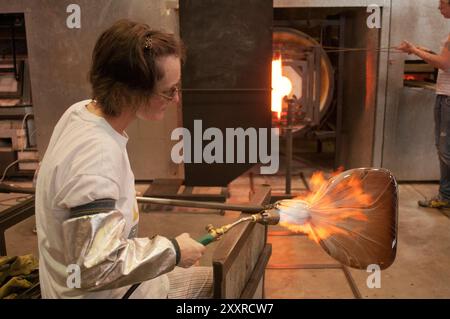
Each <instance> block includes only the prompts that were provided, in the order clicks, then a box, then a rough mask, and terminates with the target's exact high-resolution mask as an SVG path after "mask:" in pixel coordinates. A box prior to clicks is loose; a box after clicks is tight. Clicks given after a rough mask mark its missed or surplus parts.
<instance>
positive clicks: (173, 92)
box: [156, 86, 180, 101]
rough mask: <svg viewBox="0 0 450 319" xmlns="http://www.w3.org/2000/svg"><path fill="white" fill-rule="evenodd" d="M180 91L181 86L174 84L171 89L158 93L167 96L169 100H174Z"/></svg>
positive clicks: (163, 96)
mask: <svg viewBox="0 0 450 319" xmlns="http://www.w3.org/2000/svg"><path fill="white" fill-rule="evenodd" d="M178 92H180V88H179V87H178V86H174V87H173V88H171V89H170V90H167V91H163V92H158V93H156V95H159V96H160V97H162V98H165V99H166V100H167V101H173V99H175V97H176V96H177V94H178Z"/></svg>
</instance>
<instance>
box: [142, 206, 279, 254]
mask: <svg viewBox="0 0 450 319" xmlns="http://www.w3.org/2000/svg"><path fill="white" fill-rule="evenodd" d="M136 199H137V201H138V202H139V203H150V204H159V205H170V206H181V207H193V208H210V209H222V210H233V211H240V212H243V213H256V214H252V215H250V216H248V217H243V218H241V219H238V220H237V221H235V222H233V223H231V224H227V225H224V226H221V227H214V226H213V225H211V224H210V225H208V226H206V231H207V232H208V234H206V235H205V236H203V237H201V238H199V239H198V240H197V241H198V242H199V243H201V244H202V245H204V246H207V245H209V244H210V243H212V242H214V241H216V240H219V239H220V238H221V237H222V236H223V235H224V234H225V233H227V232H228V231H229V230H230V229H232V228H233V227H235V226H237V225H239V224H242V223H245V222H251V223H259V224H263V225H277V224H278V223H279V222H280V212H279V210H278V209H277V207H278V205H279V204H278V203H275V204H269V205H265V206H250V205H232V204H225V203H216V202H200V201H188V200H177V199H165V198H153V197H136Z"/></svg>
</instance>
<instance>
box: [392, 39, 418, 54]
mask: <svg viewBox="0 0 450 319" xmlns="http://www.w3.org/2000/svg"><path fill="white" fill-rule="evenodd" d="M396 49H397V50H400V51H402V52H405V53H408V54H411V53H414V51H415V50H416V49H417V47H416V46H415V45H413V44H412V43H410V42H408V41H406V40H404V41H403V42H402V43H401V44H400V45H399V46H398V47H397V48H396Z"/></svg>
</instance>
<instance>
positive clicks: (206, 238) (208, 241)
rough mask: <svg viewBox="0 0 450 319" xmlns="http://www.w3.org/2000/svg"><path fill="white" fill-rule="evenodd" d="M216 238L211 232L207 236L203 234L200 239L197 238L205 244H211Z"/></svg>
mask: <svg viewBox="0 0 450 319" xmlns="http://www.w3.org/2000/svg"><path fill="white" fill-rule="evenodd" d="M214 240H216V238H215V237H214V236H213V235H211V234H207V235H205V236H203V237H202V238H200V239H197V241H198V242H199V243H200V244H202V245H203V246H207V245H209V244H211V243H212V242H213V241H214Z"/></svg>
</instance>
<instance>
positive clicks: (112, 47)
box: [89, 19, 185, 117]
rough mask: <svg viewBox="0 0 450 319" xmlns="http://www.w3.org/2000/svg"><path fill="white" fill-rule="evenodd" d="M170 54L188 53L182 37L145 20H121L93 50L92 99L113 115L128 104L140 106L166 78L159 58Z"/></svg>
mask: <svg viewBox="0 0 450 319" xmlns="http://www.w3.org/2000/svg"><path fill="white" fill-rule="evenodd" d="M169 55H175V56H178V57H179V58H180V59H181V60H183V59H184V56H185V55H184V47H183V44H182V42H181V40H179V39H178V38H176V37H175V36H174V35H173V34H169V33H164V32H161V31H156V30H152V29H151V28H150V27H149V26H148V25H147V24H144V23H137V22H133V21H130V20H126V19H125V20H120V21H117V22H116V23H114V24H113V25H112V26H111V27H110V28H109V29H107V30H106V31H104V32H103V33H102V35H100V37H99V38H98V40H97V43H96V44H95V48H94V51H93V53H92V66H91V70H90V72H89V79H90V82H91V85H92V98H93V99H94V100H96V101H97V102H98V103H99V106H100V107H101V109H102V112H103V113H104V114H105V115H107V116H111V117H115V116H118V115H120V113H121V111H122V109H123V108H124V107H127V106H130V107H133V108H134V109H137V108H138V107H139V106H141V105H143V104H144V103H146V102H147V101H148V99H149V98H150V97H151V95H152V93H153V91H154V88H155V84H156V81H157V80H160V79H162V78H163V77H164V74H162V71H161V70H159V69H158V68H157V66H156V63H155V61H156V59H157V58H160V57H164V56H169Z"/></svg>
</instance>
